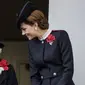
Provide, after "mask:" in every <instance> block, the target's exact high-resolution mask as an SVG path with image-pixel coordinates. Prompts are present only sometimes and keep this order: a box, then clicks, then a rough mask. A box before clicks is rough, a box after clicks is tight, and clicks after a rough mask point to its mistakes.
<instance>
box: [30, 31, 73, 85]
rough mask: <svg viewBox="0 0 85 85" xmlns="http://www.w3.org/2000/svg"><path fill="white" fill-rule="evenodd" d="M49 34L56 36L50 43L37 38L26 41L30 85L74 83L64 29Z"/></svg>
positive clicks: (68, 41) (68, 46) (71, 59)
mask: <svg viewBox="0 0 85 85" xmlns="http://www.w3.org/2000/svg"><path fill="white" fill-rule="evenodd" d="M51 34H52V35H54V36H55V38H56V39H55V41H54V42H53V44H52V45H50V44H49V43H48V42H46V40H44V43H42V42H41V41H40V40H38V39H37V38H35V39H33V40H30V41H29V42H28V43H29V44H28V45H29V64H30V77H31V81H32V85H74V83H73V80H72V76H73V68H74V67H73V53H72V46H71V42H70V40H69V36H68V34H67V32H66V31H64V30H60V31H59V30H58V31H56V30H55V31H52V32H51Z"/></svg>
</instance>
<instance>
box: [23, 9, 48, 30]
mask: <svg viewBox="0 0 85 85" xmlns="http://www.w3.org/2000/svg"><path fill="white" fill-rule="evenodd" d="M35 22H37V23H38V26H39V27H40V28H41V29H42V30H44V29H48V27H49V24H48V20H47V18H46V17H45V15H44V13H43V12H42V11H40V10H35V11H33V12H32V13H31V15H30V16H29V17H28V18H27V19H26V20H25V21H24V23H25V24H29V25H33V24H34V23H35Z"/></svg>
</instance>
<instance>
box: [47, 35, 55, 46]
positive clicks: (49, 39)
mask: <svg viewBox="0 0 85 85" xmlns="http://www.w3.org/2000/svg"><path fill="white" fill-rule="evenodd" d="M46 41H47V42H48V43H49V44H50V45H52V44H53V42H54V41H55V36H54V35H52V34H50V35H49V36H48V37H47V38H46Z"/></svg>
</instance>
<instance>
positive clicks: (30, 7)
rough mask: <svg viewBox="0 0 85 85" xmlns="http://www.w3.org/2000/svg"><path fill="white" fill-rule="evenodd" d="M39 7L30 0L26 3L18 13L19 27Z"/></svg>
mask: <svg viewBox="0 0 85 85" xmlns="http://www.w3.org/2000/svg"><path fill="white" fill-rule="evenodd" d="M37 9H38V8H37V7H36V6H35V5H34V4H33V3H32V2H30V1H28V2H27V3H25V5H24V6H23V7H22V9H21V11H20V13H19V14H17V27H18V28H19V29H20V24H21V23H22V22H24V21H25V20H26V19H27V17H28V16H29V15H30V14H31V13H32V12H33V11H34V10H37Z"/></svg>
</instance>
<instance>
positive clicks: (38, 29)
mask: <svg viewBox="0 0 85 85" xmlns="http://www.w3.org/2000/svg"><path fill="white" fill-rule="evenodd" d="M48 26H49V25H48V20H47V18H46V17H45V15H44V13H43V12H42V11H41V10H39V9H37V8H36V7H35V6H34V5H33V4H32V3H31V2H27V3H26V4H25V5H24V8H22V10H21V12H20V14H19V17H18V21H17V27H18V28H19V29H21V31H22V35H26V36H27V38H28V39H29V40H31V39H33V38H35V37H41V36H42V34H43V33H44V32H45V31H46V30H47V29H48Z"/></svg>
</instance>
